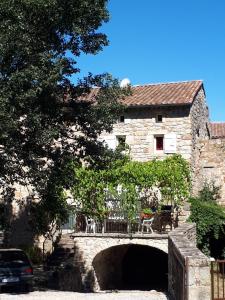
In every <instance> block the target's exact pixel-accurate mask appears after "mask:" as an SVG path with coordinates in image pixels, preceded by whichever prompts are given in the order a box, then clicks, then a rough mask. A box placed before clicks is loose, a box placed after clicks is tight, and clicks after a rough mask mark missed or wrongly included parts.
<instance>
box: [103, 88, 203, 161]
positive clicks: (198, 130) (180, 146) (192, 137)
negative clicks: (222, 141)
mask: <svg viewBox="0 0 225 300" xmlns="http://www.w3.org/2000/svg"><path fill="white" fill-rule="evenodd" d="M158 115H161V116H162V122H158V121H157V116H158ZM208 123H209V120H208V109H207V105H206V102H205V94H204V90H203V88H201V89H200V90H199V92H198V93H197V95H196V97H195V100H194V101H193V104H192V105H173V106H163V105H162V106H149V107H144V108H143V107H130V108H129V107H128V108H127V110H126V112H125V113H124V122H119V121H118V122H117V123H116V124H114V127H113V131H112V132H111V133H106V132H104V133H103V134H102V135H101V136H100V140H102V141H103V140H104V141H105V142H106V143H107V144H108V145H109V146H111V147H112V148H114V147H116V145H117V138H118V137H120V136H123V137H126V144H127V145H128V146H129V151H130V156H131V158H132V159H133V160H136V161H148V160H152V159H154V158H163V157H166V156H167V155H168V153H165V151H157V150H156V149H155V137H156V136H164V137H165V136H166V135H167V134H171V133H172V134H174V139H175V143H176V151H175V153H177V154H181V155H182V156H183V157H184V158H185V159H187V160H188V161H190V162H191V163H193V160H192V156H193V151H194V150H195V148H196V144H197V141H198V139H199V138H206V139H208V138H209V131H208Z"/></svg>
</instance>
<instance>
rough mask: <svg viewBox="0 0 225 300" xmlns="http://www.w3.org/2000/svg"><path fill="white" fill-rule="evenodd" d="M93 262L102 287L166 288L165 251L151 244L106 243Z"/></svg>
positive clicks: (120, 288)
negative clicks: (108, 244)
mask: <svg viewBox="0 0 225 300" xmlns="http://www.w3.org/2000/svg"><path fill="white" fill-rule="evenodd" d="M92 265H93V268H94V271H95V275H96V279H97V282H98V285H99V287H100V289H101V290H110V289H119V290H151V289H155V290H166V289H167V282H168V278H167V273H168V255H167V254H166V253H165V252H163V251H162V250H159V249H157V248H154V247H150V246H145V245H137V244H124V245H119V246H113V247H109V248H107V249H105V250H103V251H101V252H99V253H98V254H97V255H96V256H95V258H94V259H93V263H92Z"/></svg>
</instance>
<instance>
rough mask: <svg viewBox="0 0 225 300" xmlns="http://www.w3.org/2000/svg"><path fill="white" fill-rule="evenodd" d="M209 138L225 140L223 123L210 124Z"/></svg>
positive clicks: (224, 124) (224, 125)
mask: <svg viewBox="0 0 225 300" xmlns="http://www.w3.org/2000/svg"><path fill="white" fill-rule="evenodd" d="M210 133H211V138H213V139H219V138H225V123H224V122H213V123H210Z"/></svg>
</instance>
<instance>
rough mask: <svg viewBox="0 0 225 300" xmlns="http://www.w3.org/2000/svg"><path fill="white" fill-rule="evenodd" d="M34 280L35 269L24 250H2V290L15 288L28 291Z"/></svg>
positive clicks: (0, 253)
mask: <svg viewBox="0 0 225 300" xmlns="http://www.w3.org/2000/svg"><path fill="white" fill-rule="evenodd" d="M32 280H33V267H32V265H31V263H30V260H29V259H28V257H27V255H26V254H25V253H24V251H23V250H20V249H0V290H1V288H2V287H3V286H15V287H18V288H20V289H22V290H26V291H28V290H29V289H30V286H31V284H32Z"/></svg>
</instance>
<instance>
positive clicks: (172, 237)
mask: <svg viewBox="0 0 225 300" xmlns="http://www.w3.org/2000/svg"><path fill="white" fill-rule="evenodd" d="M168 247H169V253H168V259H169V270H168V285H169V295H170V299H171V300H180V299H186V300H210V299H211V288H210V287H211V276H210V261H209V259H208V258H207V257H206V256H205V255H204V254H203V253H202V252H201V251H200V250H199V249H198V248H197V247H196V228H195V225H194V224H187V223H185V224H182V225H181V226H180V227H178V228H177V229H175V230H174V231H172V232H171V233H170V234H169V244H168Z"/></svg>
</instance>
